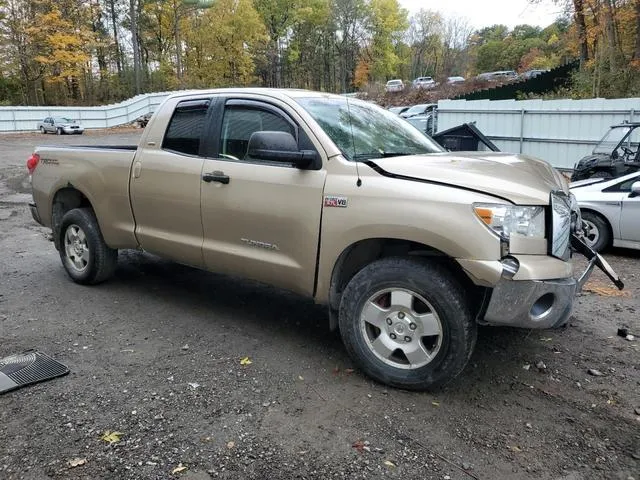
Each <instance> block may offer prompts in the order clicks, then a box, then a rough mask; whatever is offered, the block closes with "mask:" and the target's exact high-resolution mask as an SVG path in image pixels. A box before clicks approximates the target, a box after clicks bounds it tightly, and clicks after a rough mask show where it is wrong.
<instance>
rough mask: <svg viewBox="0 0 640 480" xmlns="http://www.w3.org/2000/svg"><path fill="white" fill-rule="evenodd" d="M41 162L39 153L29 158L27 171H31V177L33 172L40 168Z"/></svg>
mask: <svg viewBox="0 0 640 480" xmlns="http://www.w3.org/2000/svg"><path fill="white" fill-rule="evenodd" d="M39 162H40V155H38V154H37V153H34V154H33V155H31V156H30V157H29V160H27V170H29V175H31V174H32V173H33V171H34V170H35V169H36V167H37V166H38V163H39Z"/></svg>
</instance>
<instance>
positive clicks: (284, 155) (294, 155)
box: [247, 130, 318, 169]
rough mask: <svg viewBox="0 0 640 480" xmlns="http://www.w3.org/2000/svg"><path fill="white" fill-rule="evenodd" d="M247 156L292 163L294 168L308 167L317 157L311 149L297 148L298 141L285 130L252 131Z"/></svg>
mask: <svg viewBox="0 0 640 480" xmlns="http://www.w3.org/2000/svg"><path fill="white" fill-rule="evenodd" d="M247 154H248V156H249V157H253V158H259V159H262V160H272V161H275V162H287V163H292V164H293V165H294V166H295V167H296V168H301V169H304V168H308V167H309V166H310V165H312V164H313V163H314V162H315V161H316V160H317V158H318V154H317V153H316V152H314V151H313V150H298V143H297V142H296V139H295V138H293V135H291V134H290V133H287V132H276V131H268V130H265V131H261V132H253V133H252V134H251V137H249V145H248V148H247Z"/></svg>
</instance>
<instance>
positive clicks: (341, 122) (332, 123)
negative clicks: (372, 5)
mask: <svg viewBox="0 0 640 480" xmlns="http://www.w3.org/2000/svg"><path fill="white" fill-rule="evenodd" d="M297 101H298V103H300V105H302V106H303V107H304V109H305V110H307V111H308V112H309V114H310V115H311V116H312V117H313V118H314V120H315V121H316V122H318V123H319V124H320V126H321V127H322V129H323V130H324V131H325V132H326V133H327V135H329V137H331V140H333V142H334V143H335V144H336V146H337V147H338V148H339V149H340V150H341V151H342V154H343V155H344V156H345V158H347V159H348V160H371V159H373V158H383V157H397V156H403V155H420V154H425V153H438V152H443V151H444V150H443V149H442V147H440V146H439V145H438V144H437V143H436V142H434V141H433V140H432V139H431V138H430V137H428V136H427V135H426V134H424V133H422V132H420V131H419V130H418V129H416V128H414V127H413V126H412V125H411V124H409V123H408V122H406V121H405V120H403V119H402V118H400V117H398V116H397V115H395V114H393V113H390V112H387V111H386V110H383V109H382V108H379V107H376V106H374V105H371V104H368V103H365V102H362V101H357V100H355V101H354V100H348V99H346V98H345V99H342V98H339V99H336V98H319V97H318V98H316V97H313V98H301V99H298V100H297Z"/></svg>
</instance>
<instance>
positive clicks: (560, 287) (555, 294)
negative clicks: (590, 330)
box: [481, 235, 624, 328]
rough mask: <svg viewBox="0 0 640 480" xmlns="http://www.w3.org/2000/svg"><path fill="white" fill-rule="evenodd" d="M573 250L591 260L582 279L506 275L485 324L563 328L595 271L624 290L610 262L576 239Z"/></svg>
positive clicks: (496, 287) (489, 305) (488, 308)
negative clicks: (604, 275)
mask: <svg viewBox="0 0 640 480" xmlns="http://www.w3.org/2000/svg"><path fill="white" fill-rule="evenodd" d="M571 246H572V248H573V250H575V251H577V252H579V253H581V254H583V255H584V256H585V257H587V259H588V260H589V266H588V267H587V269H586V270H585V271H584V272H583V273H582V275H580V277H579V278H577V279H576V278H573V277H568V278H561V279H555V280H513V275H508V273H507V274H503V276H502V278H501V279H500V281H498V283H497V285H496V286H495V287H494V288H493V291H492V292H491V298H490V299H489V303H488V305H487V308H486V311H485V313H484V317H483V319H482V320H481V323H486V324H488V325H504V326H510V327H521V328H555V327H560V326H562V325H564V324H566V323H567V321H568V320H569V317H570V316H571V312H572V310H573V302H574V298H575V295H576V293H578V292H579V291H581V290H582V287H583V286H584V284H585V283H586V282H587V280H588V279H589V277H590V276H591V273H592V272H593V269H594V268H595V267H598V268H600V270H602V271H603V272H604V273H605V274H606V275H607V276H608V277H609V278H610V279H611V281H612V282H613V283H614V284H615V285H616V286H617V287H618V288H619V289H620V290H622V289H623V288H624V284H623V283H622V281H621V280H620V278H619V277H618V275H617V274H616V273H615V272H614V271H613V269H612V268H611V266H609V264H608V263H607V261H606V260H605V259H604V258H602V257H601V256H600V255H599V254H597V253H596V252H594V251H593V250H592V249H591V248H589V247H588V246H587V245H586V244H585V243H584V242H583V241H582V240H581V239H580V238H578V237H577V236H576V235H573V236H572V239H571Z"/></svg>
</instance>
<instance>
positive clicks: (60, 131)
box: [56, 128, 64, 135]
mask: <svg viewBox="0 0 640 480" xmlns="http://www.w3.org/2000/svg"><path fill="white" fill-rule="evenodd" d="M63 133H64V132H63V131H62V129H61V128H57V129H56V135H62V134H63Z"/></svg>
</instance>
